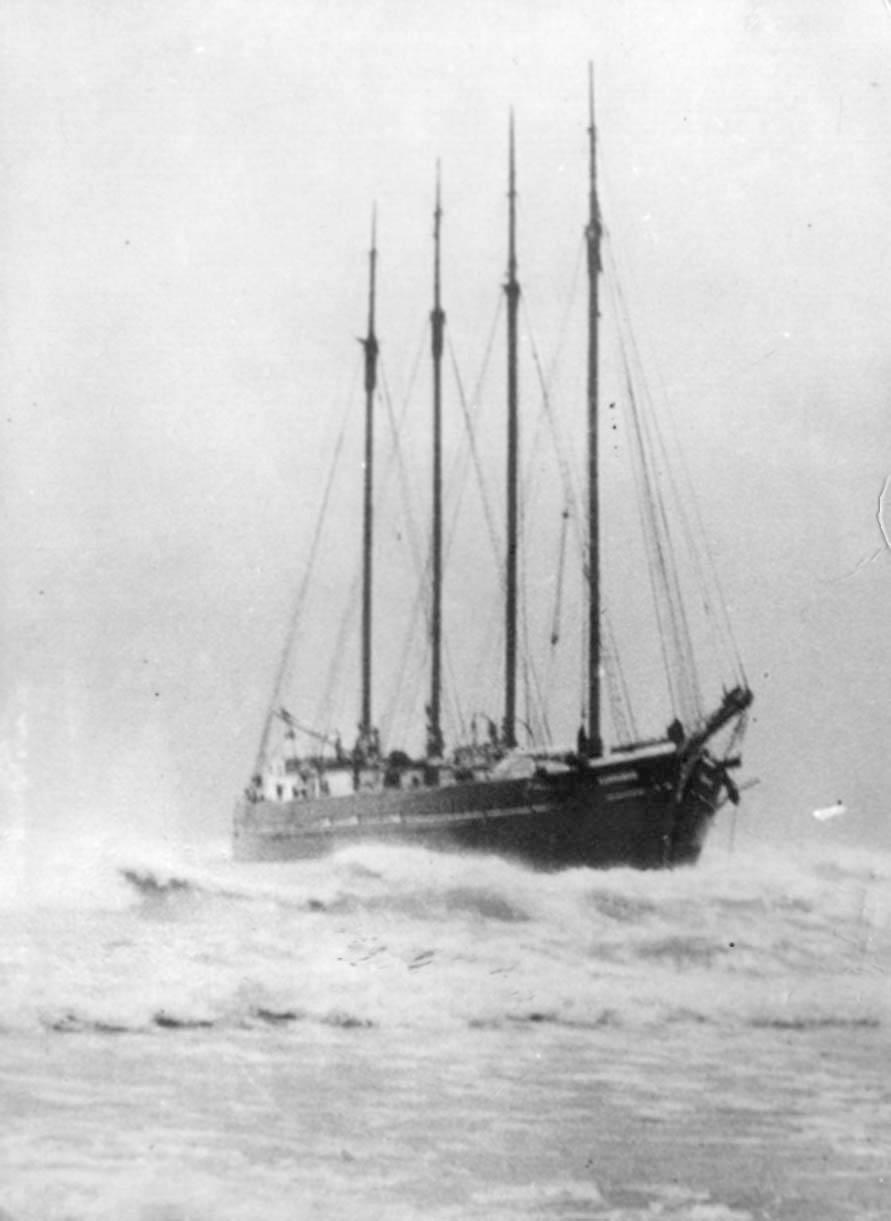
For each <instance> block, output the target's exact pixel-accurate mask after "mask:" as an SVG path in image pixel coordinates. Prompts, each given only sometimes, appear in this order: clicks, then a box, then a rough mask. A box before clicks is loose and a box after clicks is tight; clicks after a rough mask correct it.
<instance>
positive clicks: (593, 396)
mask: <svg viewBox="0 0 891 1221" xmlns="http://www.w3.org/2000/svg"><path fill="white" fill-rule="evenodd" d="M588 145H589V150H590V169H589V197H588V225H587V228H586V230H585V238H586V241H587V245H588V755H589V757H590V758H592V759H596V758H598V757H599V756H600V755H602V754H603V739H602V736H601V726H600V652H601V649H600V509H599V495H598V485H597V475H598V471H597V465H598V463H597V399H598V324H599V305H598V288H599V284H598V277H599V275H600V269H601V261H600V233H601V229H600V208H599V206H598V202H597V149H596V129H595V127H594V69H593V67H592V66H591V65H590V64H589V66H588Z"/></svg>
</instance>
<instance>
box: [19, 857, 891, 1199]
mask: <svg viewBox="0 0 891 1221" xmlns="http://www.w3.org/2000/svg"><path fill="white" fill-rule="evenodd" d="M2 870H3V874H4V878H3V883H4V884H3V896H2V900H0V906H2V913H0V915H2V923H0V979H2V989H0V1099H2V1111H0V1114H2V1118H3V1123H2V1127H0V1218H2V1221H10V1219H14V1221H43V1219H45V1218H46V1219H48V1218H54V1219H55V1218H59V1219H64V1221H80V1219H81V1218H103V1219H109V1221H110V1219H112V1218H113V1219H115V1221H118V1219H121V1221H130V1219H132V1221H211V1219H213V1221H227V1219H230V1218H231V1219H232V1221H236V1219H238V1221H242V1219H254V1218H256V1219H257V1221H260V1219H262V1221H278V1219H279V1218H281V1219H285V1218H288V1219H295V1218H297V1219H299V1218H335V1219H340V1218H344V1219H349V1218H362V1219H363V1221H364V1219H367V1218H387V1219H390V1218H393V1219H394V1221H402V1219H409V1218H411V1219H414V1218H424V1219H425V1221H426V1219H430V1221H438V1219H443V1221H445V1219H449V1221H452V1219H461V1218H468V1219H470V1218H485V1219H486V1221H501V1219H502V1218H503V1219H505V1221H507V1219H514V1218H543V1219H552V1221H558V1219H559V1221H568V1219H569V1218H603V1219H604V1221H606V1219H609V1221H642V1219H644V1218H646V1219H647V1221H652V1219H654V1218H658V1219H666V1221H667V1219H672V1221H680V1219H681V1218H684V1219H690V1221H750V1219H755V1218H758V1219H761V1218H763V1219H768V1218H770V1219H771V1221H780V1219H784V1221H786V1219H788V1221H792V1219H795V1221H820V1219H823V1218H825V1219H827V1221H842V1219H845V1218H860V1219H866V1218H888V1217H891V856H887V855H882V854H881V853H874V852H867V851H865V850H857V849H853V848H850V847H835V848H833V849H831V850H829V849H826V848H823V849H809V850H804V849H801V848H794V849H793V848H787V849H785V850H784V851H782V852H779V851H772V850H769V849H767V848H764V847H762V848H756V847H753V846H750V847H747V848H738V849H737V850H736V851H735V852H733V853H730V852H728V851H727V849H726V847H725V846H716V847H714V848H713V849H711V848H710V850H709V853H708V854H707V856H706V859H705V860H704V861H703V863H702V864H701V865H700V866H699V867H698V868H696V869H691V870H684V871H678V872H677V873H673V874H663V873H652V874H640V873H634V872H632V871H625V870H614V871H610V872H604V873H598V872H593V871H588V870H577V871H570V872H567V873H561V874H554V875H538V874H534V873H532V872H529V871H527V870H524V869H522V868H520V867H518V866H516V865H513V864H509V863H506V862H504V861H500V860H496V859H488V858H462V857H459V856H448V855H437V854H430V853H426V852H424V851H420V850H414V849H379V848H365V849H360V850H353V851H349V852H346V853H344V854H342V855H339V856H335V857H333V858H332V859H330V860H328V861H323V862H314V863H311V864H294V865H280V866H269V865H264V866H245V865H235V864H233V863H231V862H230V861H228V859H227V857H226V849H225V847H224V846H219V847H207V846H204V847H201V848H194V847H193V848H191V849H186V848H182V849H173V848H170V847H164V846H163V845H161V844H152V843H147V844H140V845H136V844H134V843H132V842H127V841H126V840H125V839H123V838H121V839H118V840H112V839H109V838H108V837H105V838H104V839H103V838H102V837H98V838H97V837H93V838H91V839H90V842H89V844H88V845H87V846H86V847H85V846H84V845H83V844H82V843H78V841H76V840H74V841H71V842H69V843H67V844H66V843H64V842H61V841H60V840H59V839H58V838H57V837H53V838H52V839H50V840H48V841H47V842H46V843H45V844H44V845H42V846H38V845H36V844H35V843H33V842H32V841H25V840H21V839H20V840H19V841H18V842H17V843H7V844H6V845H5V855H4V857H3V861H2Z"/></svg>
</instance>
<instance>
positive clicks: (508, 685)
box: [502, 111, 520, 749]
mask: <svg viewBox="0 0 891 1221" xmlns="http://www.w3.org/2000/svg"><path fill="white" fill-rule="evenodd" d="M508 216H509V223H508V255H507V282H506V283H505V286H504V291H505V294H506V296H507V562H506V573H505V608H504V614H505V630H504V640H505V651H504V725H503V733H502V738H503V743H504V745H505V747H507V748H508V749H511V748H513V747H514V746H516V744H517V733H516V717H517V532H518V530H517V525H518V513H517V465H518V450H519V422H518V397H519V395H518V377H517V314H518V312H519V305H520V285H519V283H518V282H517V190H516V165H515V156H514V116H513V111H511V116H510V153H509V168H508Z"/></svg>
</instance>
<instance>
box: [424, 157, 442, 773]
mask: <svg viewBox="0 0 891 1221" xmlns="http://www.w3.org/2000/svg"><path fill="white" fill-rule="evenodd" d="M441 225H442V203H441V194H440V172H439V162H437V164H436V205H435V207H434V210H433V309H432V311H431V313H430V335H431V346H432V355H433V523H432V534H433V539H432V548H431V550H432V555H433V573H432V602H433V606H432V610H431V625H430V626H431V636H432V641H431V645H432V647H431V673H430V704H429V707H428V709H427V757H428V758H430V759H438V758H440V757H441V756H442V751H443V738H442V352H443V335H444V332H445V310H443V308H442V300H441V273H440V228H441Z"/></svg>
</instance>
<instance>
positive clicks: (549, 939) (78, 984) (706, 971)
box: [0, 841, 891, 1037]
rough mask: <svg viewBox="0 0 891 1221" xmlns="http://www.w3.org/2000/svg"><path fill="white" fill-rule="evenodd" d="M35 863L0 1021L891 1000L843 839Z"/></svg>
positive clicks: (731, 1021) (530, 1015) (168, 852)
mask: <svg viewBox="0 0 891 1221" xmlns="http://www.w3.org/2000/svg"><path fill="white" fill-rule="evenodd" d="M69 848H70V846H69ZM19 871H20V874H21V872H22V870H21V862H19ZM24 876H25V879H26V882H27V885H25V886H21V885H20V886H19V887H18V889H16V887H15V886H14V885H12V884H10V885H7V887H6V889H5V896H6V897H5V900H4V903H5V906H6V912H5V917H6V920H5V926H6V929H7V933H6V936H5V937H4V938H3V946H4V950H3V957H4V966H5V969H6V974H7V978H8V980H9V985H8V986H7V988H6V989H5V991H4V993H3V996H2V997H0V1027H2V1028H4V1029H7V1030H10V1029H35V1028H40V1029H43V1030H45V1031H51V1032H53V1033H58V1034H66V1035H71V1034H77V1033H84V1032H91V1033H93V1034H104V1035H109V1036H111V1035H114V1034H115V1033H120V1032H122V1031H141V1032H144V1033H146V1034H153V1035H156V1036H161V1035H164V1036H166V1037H170V1036H171V1035H175V1034H187V1033H188V1032H190V1031H195V1030H207V1029H211V1028H229V1029H247V1030H258V1031H262V1030H268V1029H270V1028H272V1027H275V1028H278V1029H280V1030H286V1029H288V1028H290V1027H294V1026H296V1025H298V1024H301V1023H314V1024H317V1025H335V1026H339V1027H342V1028H343V1029H355V1030H357V1031H359V1030H362V1029H366V1028H369V1027H372V1026H386V1027H400V1026H410V1027H442V1026H447V1025H454V1026H458V1027H461V1026H463V1027H464V1028H467V1027H468V1026H472V1027H473V1028H476V1029H485V1028H490V1027H491V1028H501V1027H504V1026H506V1025H514V1026H517V1027H522V1026H535V1025H541V1024H550V1025H554V1026H566V1027H568V1028H597V1027H601V1026H605V1025H612V1026H627V1027H640V1026H651V1025H653V1024H658V1023H672V1024H675V1023H692V1024H696V1023H718V1024H723V1025H728V1026H741V1027H748V1028H758V1027H766V1026H772V1027H774V1028H777V1029H784V1030H788V1031H789V1032H791V1033H801V1034H802V1035H806V1034H807V1032H808V1031H810V1030H813V1029H817V1028H820V1027H821V1026H822V1027H826V1026H831V1025H835V1026H839V1027H843V1026H845V1025H850V1026H852V1027H853V1026H858V1025H863V1026H875V1025H879V1024H883V1023H884V1022H885V1021H886V1020H887V1018H888V1014H887V1012H886V1005H887V1001H886V997H885V992H884V989H883V987H882V981H883V978H884V976H885V974H886V972H887V969H888V968H889V966H891V953H889V920H888V913H889V909H891V860H889V859H888V858H887V857H883V856H875V855H874V854H870V855H867V854H865V853H862V852H858V851H856V850H850V849H846V850H845V851H844V853H843V854H841V855H839V854H838V853H834V854H833V856H832V857H827V856H826V855H825V854H824V855H823V856H820V855H819V854H812V855H810V856H806V855H802V856H801V857H800V858H799V859H798V860H797V861H796V862H794V863H790V862H789V861H788V860H787V859H783V858H781V857H780V856H778V855H776V854H773V853H771V852H769V851H767V850H766V849H761V850H757V851H756V850H753V851H750V852H748V853H743V852H738V853H737V854H735V855H733V856H729V855H719V854H714V855H713V856H711V857H710V858H708V859H707V860H706V861H705V862H704V863H703V864H702V865H701V866H700V867H698V868H697V869H692V870H683V871H678V872H675V873H646V874H643V873H638V872H635V871H631V870H612V871H609V872H595V871H590V870H584V869H579V870H571V871H568V872H565V873H560V874H537V873H533V872H530V871H528V870H526V869H523V868H520V867H518V866H516V865H513V864H509V863H507V862H505V861H502V860H497V859H494V858H479V857H476V858H474V857H460V856H450V855H445V854H435V853H429V852H426V851H423V850H419V849H410V848H381V847H365V848H356V849H352V850H349V851H346V852H344V853H342V854H340V855H337V856H335V857H333V858H331V859H329V860H327V861H321V862H311V863H299V864H296V863H295V864H285V865H256V866H253V865H252V866H247V865H236V864H234V863H232V862H231V861H229V860H228V859H227V856H226V852H225V849H223V848H220V849H216V848H214V849H209V848H207V847H203V848H201V849H194V848H193V849H191V850H186V849H176V850H174V849H172V848H170V847H169V846H167V845H163V844H154V845H141V846H140V845H137V846H135V847H134V845H133V844H132V843H130V844H126V845H125V844H123V843H112V842H108V841H106V842H104V843H98V844H97V843H95V842H93V843H92V847H91V848H90V850H89V851H88V852H86V853H85V852H84V851H83V850H81V852H80V855H79V856H78V854H77V853H76V852H72V851H70V850H69V851H68V852H67V853H66V852H64V851H62V850H61V849H60V848H59V847H58V846H56V847H55V849H54V851H53V852H52V853H50V852H44V853H43V854H42V855H40V854H37V855H35V854H33V853H32V856H31V860H30V861H29V862H28V863H27V866H26V868H25V870H24ZM12 880H14V879H12ZM12 880H11V881H12Z"/></svg>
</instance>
